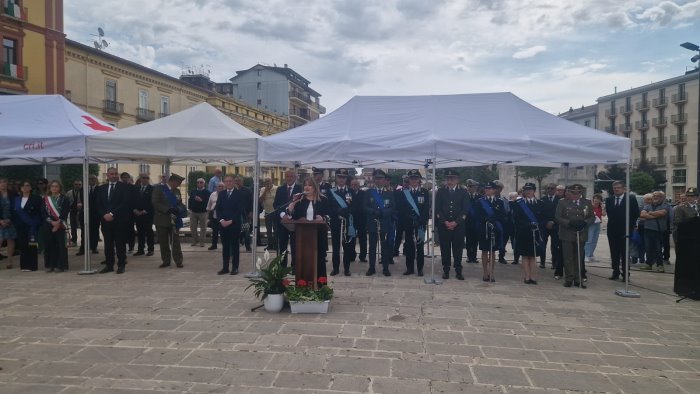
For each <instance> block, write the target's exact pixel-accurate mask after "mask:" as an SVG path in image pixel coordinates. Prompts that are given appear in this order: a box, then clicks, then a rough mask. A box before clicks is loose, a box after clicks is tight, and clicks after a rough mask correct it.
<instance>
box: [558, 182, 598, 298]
mask: <svg viewBox="0 0 700 394" xmlns="http://www.w3.org/2000/svg"><path fill="white" fill-rule="evenodd" d="M582 191H583V186H581V185H579V184H575V185H572V186H570V187H569V188H568V189H567V193H572V192H573V193H581V192H582ZM554 220H555V221H556V222H557V224H558V225H559V239H560V240H561V245H562V255H563V263H564V286H566V287H570V286H571V284H572V283H573V284H574V285H576V286H580V287H583V288H585V287H586V286H585V285H584V284H583V283H581V282H579V266H580V267H581V270H582V271H581V273H580V277H584V276H585V267H584V266H583V257H584V256H583V255H584V250H583V246H584V245H585V244H586V240H587V239H588V231H587V227H588V226H589V225H591V224H592V223H593V222H594V221H595V214H594V213H593V205H592V204H591V202H590V200H586V199H584V198H578V199H575V200H571V199H569V198H562V199H561V200H559V203H558V204H557V210H556V212H555V214H554ZM577 234H578V239H577Z"/></svg>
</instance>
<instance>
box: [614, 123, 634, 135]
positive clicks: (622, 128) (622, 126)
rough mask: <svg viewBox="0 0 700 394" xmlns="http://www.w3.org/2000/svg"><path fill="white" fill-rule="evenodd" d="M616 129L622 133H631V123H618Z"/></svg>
mask: <svg viewBox="0 0 700 394" xmlns="http://www.w3.org/2000/svg"><path fill="white" fill-rule="evenodd" d="M617 129H618V130H619V131H621V132H623V133H631V132H632V125H631V124H626V123H620V124H619V125H617Z"/></svg>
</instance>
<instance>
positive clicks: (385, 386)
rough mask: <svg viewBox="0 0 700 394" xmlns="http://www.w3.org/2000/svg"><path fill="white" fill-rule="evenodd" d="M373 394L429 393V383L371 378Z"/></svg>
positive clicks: (426, 381)
mask: <svg viewBox="0 0 700 394" xmlns="http://www.w3.org/2000/svg"><path fill="white" fill-rule="evenodd" d="M371 389H372V392H373V393H383V394H413V393H415V394H425V393H429V392H430V381H428V380H412V379H397V378H379V377H376V378H372V385H371Z"/></svg>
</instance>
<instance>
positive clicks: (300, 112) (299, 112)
mask: <svg viewBox="0 0 700 394" xmlns="http://www.w3.org/2000/svg"><path fill="white" fill-rule="evenodd" d="M289 116H290V117H291V116H294V117H297V118H300V119H303V120H306V121H309V120H311V117H310V116H309V111H308V110H307V109H302V108H293V109H292V110H291V111H289Z"/></svg>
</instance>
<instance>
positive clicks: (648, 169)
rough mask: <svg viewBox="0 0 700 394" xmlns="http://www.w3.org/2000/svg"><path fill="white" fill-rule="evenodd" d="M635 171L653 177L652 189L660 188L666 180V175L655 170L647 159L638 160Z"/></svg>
mask: <svg viewBox="0 0 700 394" xmlns="http://www.w3.org/2000/svg"><path fill="white" fill-rule="evenodd" d="M636 171H638V172H643V173H645V174H649V175H651V177H652V178H653V179H654V189H662V188H663V187H664V185H665V184H666V182H667V180H666V177H665V176H664V175H662V174H661V173H659V172H658V171H656V169H655V168H654V166H652V165H651V162H650V161H649V160H646V159H644V160H640V161H639V164H638V165H637V168H636ZM630 181H631V178H630Z"/></svg>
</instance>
